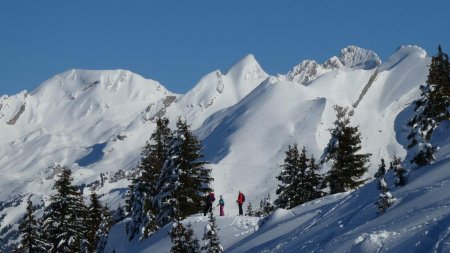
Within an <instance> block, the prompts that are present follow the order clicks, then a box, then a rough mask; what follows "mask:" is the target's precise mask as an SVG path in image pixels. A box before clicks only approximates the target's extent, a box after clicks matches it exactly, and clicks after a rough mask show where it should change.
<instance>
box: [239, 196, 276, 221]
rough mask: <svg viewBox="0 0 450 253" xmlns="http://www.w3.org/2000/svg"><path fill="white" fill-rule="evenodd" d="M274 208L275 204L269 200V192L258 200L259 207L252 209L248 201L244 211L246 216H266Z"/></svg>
mask: <svg viewBox="0 0 450 253" xmlns="http://www.w3.org/2000/svg"><path fill="white" fill-rule="evenodd" d="M275 209H276V206H275V205H274V204H273V203H272V201H271V200H270V193H269V194H267V196H266V197H265V198H263V199H261V200H260V202H259V207H258V208H256V209H253V205H252V202H248V205H247V210H246V211H245V215H246V216H255V217H262V218H264V217H267V216H269V214H271V213H272V212H273V211H274V210H275Z"/></svg>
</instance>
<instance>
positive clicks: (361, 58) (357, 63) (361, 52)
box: [339, 46, 381, 69]
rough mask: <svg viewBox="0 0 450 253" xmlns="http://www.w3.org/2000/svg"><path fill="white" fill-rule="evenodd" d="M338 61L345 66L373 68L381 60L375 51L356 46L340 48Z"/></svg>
mask: <svg viewBox="0 0 450 253" xmlns="http://www.w3.org/2000/svg"><path fill="white" fill-rule="evenodd" d="M339 61H340V62H341V63H342V64H343V65H344V66H346V67H349V68H361V69H373V68H375V67H377V66H379V65H380V64H381V60H380V58H379V57H378V55H377V54H376V53H375V52H373V51H372V50H368V49H363V48H360V47H357V46H348V47H346V48H343V49H341V54H340V56H339Z"/></svg>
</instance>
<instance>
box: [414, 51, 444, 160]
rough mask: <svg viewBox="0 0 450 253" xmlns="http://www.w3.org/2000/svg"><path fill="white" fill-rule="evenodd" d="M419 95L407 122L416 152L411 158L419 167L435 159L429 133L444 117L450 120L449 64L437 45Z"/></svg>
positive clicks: (434, 149) (434, 150) (430, 133)
mask: <svg viewBox="0 0 450 253" xmlns="http://www.w3.org/2000/svg"><path fill="white" fill-rule="evenodd" d="M420 90H421V96H420V98H419V99H417V100H416V101H415V108H414V111H415V115H414V116H413V118H412V119H411V120H410V121H409V122H408V126H410V127H411V132H410V134H409V135H408V139H409V140H410V143H409V145H408V148H410V149H413V150H414V153H415V156H414V157H413V159H412V160H411V162H412V163H414V164H415V165H416V166H418V167H422V166H425V165H428V164H431V163H432V162H433V161H435V160H436V158H435V157H434V153H435V152H436V147H433V146H432V145H431V144H430V139H431V135H432V133H433V131H434V129H436V128H437V127H438V125H439V124H440V123H441V122H442V121H443V120H450V112H449V107H450V64H449V59H448V55H447V54H445V53H444V52H442V48H441V47H440V46H439V47H438V54H437V55H436V56H433V57H432V58H431V64H430V67H429V72H428V78H427V81H426V84H425V85H422V86H421V87H420Z"/></svg>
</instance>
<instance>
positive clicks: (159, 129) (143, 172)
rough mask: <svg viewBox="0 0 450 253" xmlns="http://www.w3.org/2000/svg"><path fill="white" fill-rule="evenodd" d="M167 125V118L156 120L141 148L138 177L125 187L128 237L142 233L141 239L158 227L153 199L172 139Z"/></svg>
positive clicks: (131, 237)
mask: <svg viewBox="0 0 450 253" xmlns="http://www.w3.org/2000/svg"><path fill="white" fill-rule="evenodd" d="M168 125H169V120H168V119H167V118H158V119H157V121H156V129H155V131H154V132H153V133H152V135H151V137H150V141H148V142H147V144H146V145H145V147H144V148H143V150H142V159H141V161H140V163H139V165H138V168H137V169H138V172H139V173H138V176H137V177H136V178H134V179H133V182H132V184H131V185H130V187H129V194H128V196H127V209H128V212H129V215H130V216H131V220H132V221H131V223H130V224H129V226H128V234H129V239H130V240H131V239H133V238H134V236H135V235H136V234H138V233H142V238H147V237H148V236H149V235H151V234H152V233H154V232H155V231H156V230H158V229H159V226H158V223H157V221H156V220H155V219H156V213H157V212H158V210H157V207H156V206H155V203H154V198H155V196H156V195H157V193H158V191H159V189H158V181H159V178H160V175H161V170H162V167H163V165H164V162H165V161H166V159H167V156H168V151H169V145H170V142H171V139H172V133H171V131H170V129H169V127H168ZM142 238H141V239H142Z"/></svg>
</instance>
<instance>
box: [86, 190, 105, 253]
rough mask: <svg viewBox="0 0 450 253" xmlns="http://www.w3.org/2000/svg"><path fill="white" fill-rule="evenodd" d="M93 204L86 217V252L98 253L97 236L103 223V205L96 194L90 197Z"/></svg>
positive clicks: (89, 207) (93, 193)
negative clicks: (96, 252)
mask: <svg viewBox="0 0 450 253" xmlns="http://www.w3.org/2000/svg"><path fill="white" fill-rule="evenodd" d="M90 199H91V204H90V205H89V206H88V208H87V215H86V251H87V252H88V253H91V252H92V253H93V252H95V251H96V248H97V243H98V240H99V236H98V234H97V231H98V229H99V228H100V224H101V222H102V205H101V204H100V201H99V200H98V196H97V194H96V193H95V192H92V193H91V196H90Z"/></svg>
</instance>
